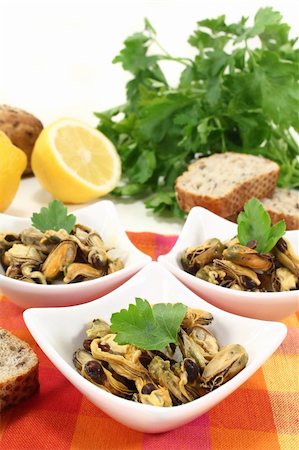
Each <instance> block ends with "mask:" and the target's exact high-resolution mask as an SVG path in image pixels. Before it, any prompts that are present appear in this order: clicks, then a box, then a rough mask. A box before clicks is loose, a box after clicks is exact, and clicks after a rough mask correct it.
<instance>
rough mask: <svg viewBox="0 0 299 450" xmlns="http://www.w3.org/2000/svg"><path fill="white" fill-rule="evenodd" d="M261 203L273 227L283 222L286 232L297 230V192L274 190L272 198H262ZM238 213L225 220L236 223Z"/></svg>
mask: <svg viewBox="0 0 299 450" xmlns="http://www.w3.org/2000/svg"><path fill="white" fill-rule="evenodd" d="M290 199H291V202H290ZM261 202H262V203H263V205H264V208H265V209H266V211H267V212H268V214H269V216H270V219H271V222H272V224H273V225H274V224H275V223H277V222H279V221H280V220H284V221H285V223H286V229H287V230H299V192H298V193H297V192H296V191H294V190H293V191H291V190H288V189H282V188H276V189H275V191H274V193H273V196H272V197H267V198H262V199H261ZM240 212H241V211H238V212H237V213H235V214H233V215H231V216H228V217H226V219H227V220H230V221H231V222H237V219H238V214H239V213H240Z"/></svg>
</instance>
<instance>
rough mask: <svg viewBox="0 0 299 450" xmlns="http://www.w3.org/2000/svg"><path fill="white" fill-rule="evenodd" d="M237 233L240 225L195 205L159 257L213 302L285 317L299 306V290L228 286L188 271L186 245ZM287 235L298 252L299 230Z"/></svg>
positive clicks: (238, 311)
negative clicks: (184, 259)
mask: <svg viewBox="0 0 299 450" xmlns="http://www.w3.org/2000/svg"><path fill="white" fill-rule="evenodd" d="M236 234H237V225H236V224H234V223H232V222H229V221H228V220H225V219H223V218H222V217H219V216H217V215H216V214H213V213H212V212H210V211H208V210H207V209H204V208H201V207H194V208H192V210H191V211H190V213H189V214H188V217H187V219H186V222H185V224H184V226H183V229H182V231H181V233H180V235H179V238H178V240H177V242H176V243H175V245H174V246H173V248H172V249H171V251H170V252H169V253H167V254H166V255H161V256H159V258H158V260H159V262H161V264H163V266H164V267H166V268H167V269H168V270H170V272H172V273H173V274H174V275H175V276H176V277H177V278H179V280H181V281H182V282H183V283H184V284H185V285H186V286H188V287H189V288H190V289H191V290H192V291H194V292H196V293H197V294H199V295H200V296H201V297H202V298H204V299H205V300H207V301H208V302H209V303H211V304H212V305H215V306H217V307H218V308H221V309H224V310H225V311H229V312H231V313H234V314H239V315H241V316H247V317H252V318H256V319H262V320H281V319H283V318H285V317H287V316H288V315H290V314H292V313H294V312H295V311H297V310H298V309H299V291H298V290H297V291H288V292H245V291H237V290H234V289H227V288H224V287H222V286H217V285H214V284H212V283H209V282H207V281H204V280H200V279H199V278H196V277H195V276H194V275H191V274H189V273H187V272H185V271H184V270H183V268H182V265H181V262H180V258H181V255H182V252H183V250H184V249H185V248H187V247H189V246H194V245H199V244H201V243H203V242H204V241H205V240H206V239H209V238H214V237H217V238H219V239H220V240H226V239H230V238H232V237H233V236H235V235H236ZM286 238H287V239H288V240H289V241H290V242H291V244H292V245H293V248H294V250H295V252H296V253H298V252H299V230H294V231H287V233H286Z"/></svg>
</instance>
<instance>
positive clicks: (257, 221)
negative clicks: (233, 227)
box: [238, 198, 286, 253]
mask: <svg viewBox="0 0 299 450" xmlns="http://www.w3.org/2000/svg"><path fill="white" fill-rule="evenodd" d="M285 231H286V224H285V221H284V220H280V221H279V222H277V223H276V224H275V225H273V226H271V219H270V216H269V214H268V213H267V211H266V210H265V208H264V207H263V204H262V203H261V202H260V201H259V200H258V199H256V198H251V199H250V200H248V202H247V203H245V205H244V211H242V212H241V213H240V214H239V215H238V239H239V241H240V244H242V245H247V244H248V242H249V241H256V242H257V246H256V250H257V251H258V252H260V253H268V252H270V251H271V250H272V248H273V247H274V246H275V245H276V242H277V241H278V240H279V239H280V238H281V237H282V236H283V235H284V234H285Z"/></svg>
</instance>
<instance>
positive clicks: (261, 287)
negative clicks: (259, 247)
mask: <svg viewBox="0 0 299 450" xmlns="http://www.w3.org/2000/svg"><path fill="white" fill-rule="evenodd" d="M255 245H256V242H255V241H252V242H249V243H248V244H247V246H244V245H241V244H240V243H239V242H238V239H237V238H234V239H232V240H230V241H228V242H224V243H222V242H221V241H220V240H219V239H216V238H214V239H208V240H207V241H205V242H204V243H203V244H202V245H198V246H195V247H188V248H186V249H185V250H184V252H183V254H182V257H181V263H182V266H183V269H184V270H185V271H186V272H189V273H191V274H192V275H195V276H196V277H198V278H200V279H202V280H205V281H208V282H210V283H213V284H217V285H219V286H223V287H226V288H231V289H237V290H241V291H255V292H279V291H290V290H295V289H299V258H298V256H297V255H296V254H295V253H294V251H293V248H292V246H291V244H290V243H289V242H288V241H287V240H285V239H283V238H280V239H279V241H278V242H277V244H276V245H275V247H274V248H273V250H271V252H270V253H258V252H257V251H256V250H255Z"/></svg>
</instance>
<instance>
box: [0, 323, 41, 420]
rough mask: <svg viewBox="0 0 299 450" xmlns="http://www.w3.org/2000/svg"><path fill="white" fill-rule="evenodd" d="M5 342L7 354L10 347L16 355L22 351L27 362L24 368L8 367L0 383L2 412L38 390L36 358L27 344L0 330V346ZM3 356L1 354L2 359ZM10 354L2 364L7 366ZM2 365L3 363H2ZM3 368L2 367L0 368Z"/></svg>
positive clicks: (0, 406) (2, 329) (0, 407)
mask: <svg viewBox="0 0 299 450" xmlns="http://www.w3.org/2000/svg"><path fill="white" fill-rule="evenodd" d="M4 340H5V343H6V344H9V345H6V350H5V352H8V351H9V350H8V349H9V347H11V349H12V350H11V352H15V353H16V354H17V353H18V351H19V349H22V351H24V353H25V354H26V357H27V362H26V365H25V367H24V368H22V369H19V370H17V368H16V367H13V366H9V367H8V371H7V373H6V374H4V376H3V375H2V379H1V382H0V411H3V410H5V409H7V408H9V407H10V406H13V405H16V404H18V403H19V402H21V401H22V400H25V399H27V398H29V397H31V395H33V394H34V393H35V392H36V391H37V390H38V389H39V381H38V358H37V356H36V354H35V353H34V351H33V350H32V349H31V347H30V346H29V344H27V342H25V341H22V340H21V339H19V338H18V337H16V336H14V335H13V334H12V333H10V332H9V331H8V330H5V329H4V328H0V344H1V341H2V344H1V345H2V348H3V347H4V345H3V342H4ZM3 356H4V354H3V353H2V357H3ZM9 360H10V354H7V355H6V358H5V361H6V362H5V361H4V364H7V365H8V364H9ZM2 364H3V361H2ZM2 367H3V366H2Z"/></svg>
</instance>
